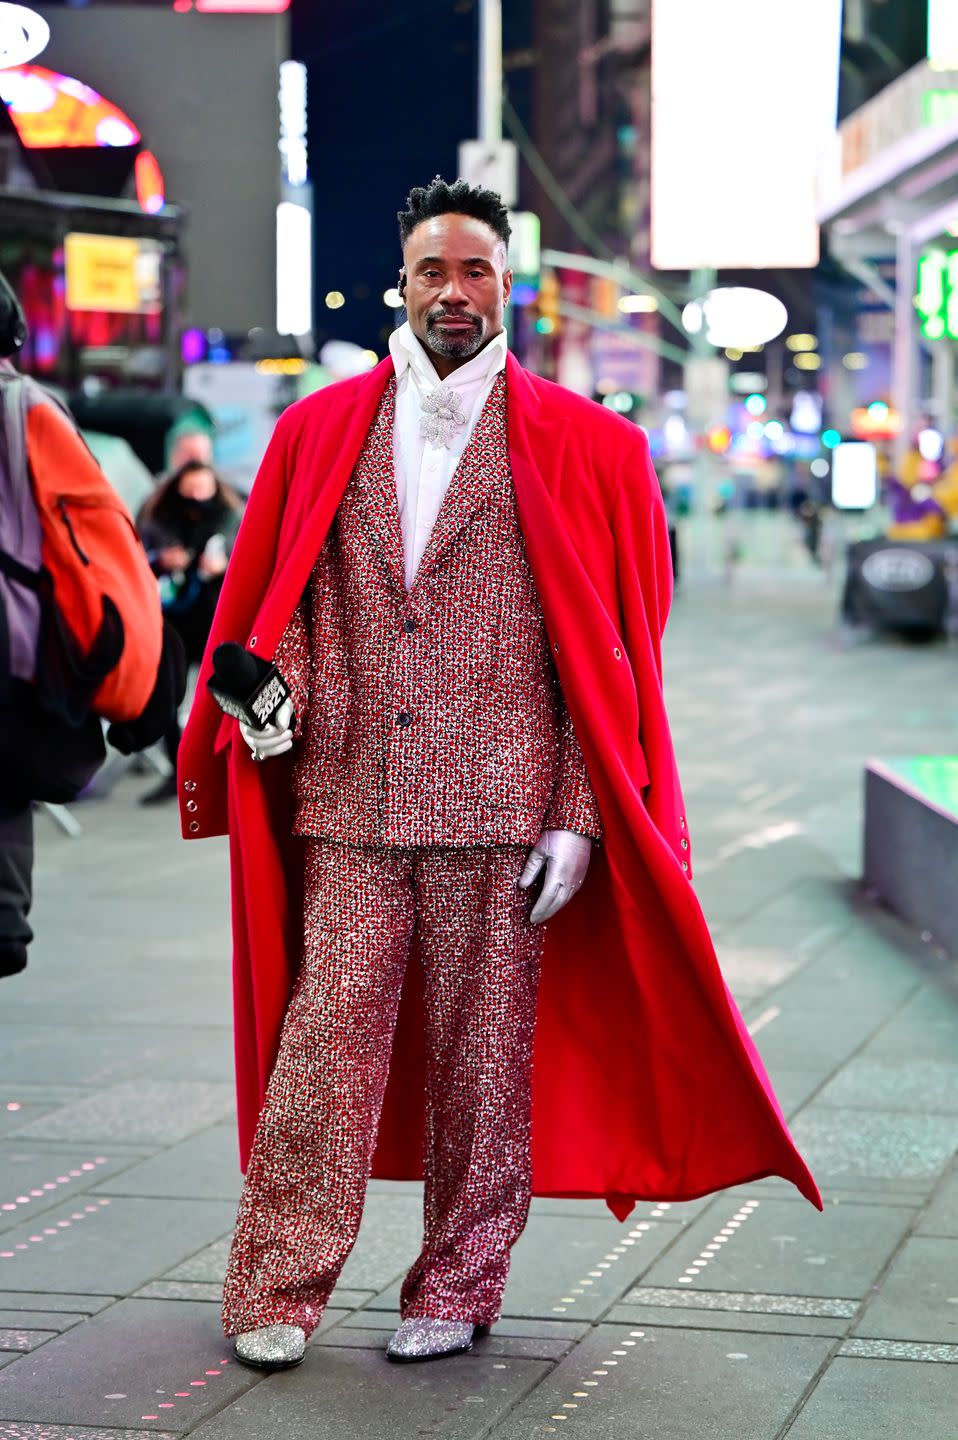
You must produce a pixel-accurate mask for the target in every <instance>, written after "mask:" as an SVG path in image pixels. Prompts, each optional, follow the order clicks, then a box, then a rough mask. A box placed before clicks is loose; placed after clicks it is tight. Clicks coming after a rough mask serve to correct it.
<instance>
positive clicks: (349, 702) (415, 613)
mask: <svg viewBox="0 0 958 1440" xmlns="http://www.w3.org/2000/svg"><path fill="white" fill-rule="evenodd" d="M394 413H395V381H391V382H390V384H389V385H387V387H386V390H385V392H384V394H383V397H382V401H381V402H380V405H379V408H378V410H377V413H376V416H375V419H374V421H373V424H372V425H371V427H370V430H369V432H368V435H367V438H366V443H365V445H364V447H363V450H362V453H361V455H360V457H359V460H358V462H357V464H356V468H355V470H354V472H353V475H352V478H351V480H350V482H349V485H348V487H347V489H346V493H345V495H344V497H343V500H342V502H341V504H340V506H339V510H338V512H337V515H336V519H335V521H334V524H333V526H332V528H331V530H330V532H329V535H328V536H327V538H326V541H325V542H324V545H323V548H322V551H321V552H320V555H319V557H318V560H317V563H316V565H315V567H314V570H313V574H312V577H311V580H310V584H309V587H308V589H307V591H306V593H305V594H304V596H303V597H302V600H301V601H300V604H299V605H298V607H297V609H296V611H295V613H294V615H293V617H292V619H291V621H290V623H289V625H288V626H287V629H286V631H285V633H284V635H283V637H282V639H281V641H280V644H279V646H278V647H277V651H276V656H275V659H276V663H277V664H278V666H279V668H280V670H281V671H282V673H283V674H284V676H285V677H286V679H287V681H288V682H289V683H290V685H291V687H292V690H293V698H294V702H295V705H296V710H297V715H298V717H299V728H300V734H301V739H300V740H299V742H298V745H299V752H298V755H297V758H296V762H295V766H294V772H293V785H294V791H295V797H296V818H295V829H296V832H297V833H298V834H303V835H311V836H320V837H325V838H328V839H330V840H335V841H338V842H340V843H344V844H363V845H375V844H386V845H410V846H412V845H504V844H529V845H531V844H534V843H535V842H536V840H538V838H539V836H540V834H541V832H542V830H543V829H544V828H550V827H551V828H556V829H568V830H576V831H578V832H579V833H580V834H586V835H592V836H599V835H600V834H601V826H600V822H599V817H598V812H597V809H596V805H595V799H594V797H593V794H592V790H591V787H590V785H589V781H588V776H587V774H586V770H585V764H584V761H583V758H582V754H581V751H580V749H579V746H578V743H577V741H576V739H575V736H574V733H573V730H572V722H571V720H570V718H569V713H568V710H567V708H566V705H565V702H564V700H563V697H562V692H561V689H560V686H559V681H558V676H557V674H556V670H555V666H554V664H553V660H552V655H551V653H550V649H549V641H548V637H547V635H546V631H545V626H544V623H543V619H542V612H541V609H540V606H539V601H538V598H537V596H536V591H535V586H534V584H533V580H532V573H531V570H530V568H529V564H528V561H527V558H526V552H525V545H524V542H523V539H522V532H521V530H520V527H519V518H518V513H517V510H516V502H515V495H514V491H513V485H512V474H511V469H510V464H509V446H508V440H507V434H506V379H505V376H504V375H501V376H500V377H499V379H498V380H497V382H496V384H495V386H494V388H493V390H492V391H491V393H490V395H489V398H488V400H487V401H486V404H485V406H484V408H483V411H482V414H481V415H480V417H479V420H478V422H477V424H476V426H475V429H474V430H473V434H472V437H471V439H470V441H469V444H468V445H467V447H466V449H465V451H464V452H463V454H462V456H461V458H460V461H459V465H458V467H457V469H456V472H455V474H454V476H453V479H452V481H451V483H450V486H449V489H448V491H447V493H446V496H445V498H444V500H443V503H442V506H441V508H440V511H439V515H438V517H437V519H436V523H435V526H434V529H433V532H432V535H431V536H430V539H429V543H428V545H427V548H426V551H425V553H424V555H423V558H422V561H421V562H420V566H419V569H418V571H417V573H416V577H415V580H414V583H413V586H412V588H411V590H409V591H407V590H406V587H405V580H404V565H403V547H402V532H401V529H400V520H399V507H398V502H397V498H396V477H395V471H394V464H393V417H394Z"/></svg>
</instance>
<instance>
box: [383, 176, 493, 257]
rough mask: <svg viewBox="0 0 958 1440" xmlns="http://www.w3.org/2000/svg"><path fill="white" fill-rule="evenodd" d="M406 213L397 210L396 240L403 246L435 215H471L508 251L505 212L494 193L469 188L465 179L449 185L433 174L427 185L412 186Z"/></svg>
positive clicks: (407, 200) (472, 187) (476, 186)
mask: <svg viewBox="0 0 958 1440" xmlns="http://www.w3.org/2000/svg"><path fill="white" fill-rule="evenodd" d="M406 205H407V207H408V208H407V209H406V210H400V211H399V213H398V215H397V217H396V218H397V220H398V221H399V239H400V243H401V244H402V245H403V246H404V247H405V244H406V241H407V240H408V239H409V237H410V235H411V234H412V232H413V231H414V230H415V228H416V226H417V225H420V224H421V223H422V221H423V220H432V219H434V218H435V217H436V216H437V215H471V216H472V218H473V219H474V220H482V221H483V222H484V223H485V224H486V225H488V226H489V228H490V230H493V231H495V233H496V235H498V237H499V239H500V240H501V241H502V243H503V245H505V247H506V249H507V250H508V248H509V236H510V235H511V234H512V227H511V226H510V224H509V212H508V210H507V209H506V207H505V205H503V203H502V199H501V197H500V196H499V195H497V194H496V192H495V190H484V189H482V187H481V186H479V185H470V184H468V182H467V181H465V180H454V181H453V183H452V184H451V185H450V184H448V183H447V181H445V180H443V178H442V176H441V175H437V176H436V177H435V179H434V180H430V182H429V184H428V185H416V186H415V187H414V188H413V189H412V190H410V192H409V194H408V196H407V198H406Z"/></svg>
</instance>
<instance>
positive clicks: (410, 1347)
mask: <svg viewBox="0 0 958 1440" xmlns="http://www.w3.org/2000/svg"><path fill="white" fill-rule="evenodd" d="M474 1328H475V1327H474V1326H472V1325H464V1324H463V1323H462V1322H461V1321H458V1320H404V1321H403V1322H402V1324H401V1325H400V1327H399V1329H398V1330H397V1331H396V1333H395V1335H393V1337H392V1339H391V1340H390V1342H389V1344H388V1345H387V1346H386V1354H387V1355H389V1356H390V1357H391V1358H392V1359H394V1360H432V1359H435V1358H436V1357H437V1356H439V1355H455V1354H458V1352H459V1351H461V1350H468V1349H469V1347H470V1345H471V1344H472V1337H473V1331H474Z"/></svg>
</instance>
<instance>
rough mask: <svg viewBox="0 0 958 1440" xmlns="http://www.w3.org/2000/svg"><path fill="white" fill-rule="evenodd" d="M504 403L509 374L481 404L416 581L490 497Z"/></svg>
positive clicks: (495, 468)
mask: <svg viewBox="0 0 958 1440" xmlns="http://www.w3.org/2000/svg"><path fill="white" fill-rule="evenodd" d="M505 403H506V377H505V375H504V374H500V375H499V376H498V377H497V379H496V383H495V384H494V385H493V387H492V389H491V391H490V392H489V395H488V397H487V399H486V403H485V405H484V406H483V407H482V414H481V415H480V416H479V419H478V420H477V421H476V425H475V428H474V429H473V432H472V434H471V435H470V437H469V443H468V444H467V446H466V448H465V450H464V451H463V452H462V454H461V456H460V457H459V464H458V465H457V466H456V470H455V474H454V475H453V477H452V480H451V481H450V482H449V489H448V490H447V491H446V493H445V496H444V497H443V501H442V505H441V506H440V507H439V514H438V515H437V516H436V523H435V525H434V526H433V529H432V534H431V535H430V537H429V541H428V543H427V545H426V549H425V551H424V553H423V557H422V560H421V561H420V562H419V569H418V570H417V571H416V583H417V584H418V582H419V580H420V578H421V577H424V576H426V575H428V574H429V572H430V571H431V570H433V569H434V568H435V566H436V563H437V561H438V560H439V558H440V556H441V555H442V554H443V552H444V551H445V550H447V549H448V547H449V546H450V545H451V544H452V542H453V541H454V540H455V539H456V537H457V536H458V535H460V534H461V533H462V531H463V530H464V529H465V527H466V526H467V525H468V524H469V522H470V520H471V519H472V517H473V516H474V515H475V514H476V513H477V511H479V510H481V508H482V506H483V505H484V504H485V502H486V500H487V498H488V496H489V491H490V490H491V488H492V484H493V481H494V480H495V477H496V470H497V467H498V465H499V464H500V463H501V456H500V454H499V444H498V437H499V435H500V434H501V429H502V427H501V424H500V423H499V411H500V408H501V407H502V406H504V405H505Z"/></svg>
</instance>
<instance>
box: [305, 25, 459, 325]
mask: <svg viewBox="0 0 958 1440" xmlns="http://www.w3.org/2000/svg"><path fill="white" fill-rule="evenodd" d="M320 10H322V11H323V12H325V13H317V12H318V11H320ZM475 53H476V13H475V7H474V6H473V5H472V4H470V3H468V0H458V3H457V0H405V3H403V4H402V5H396V6H395V7H393V6H389V7H387V6H384V5H383V3H382V0H351V3H347V4H329V5H327V4H324V5H323V6H322V7H320V6H318V5H316V4H315V3H310V0H298V3H297V0H294V3H293V9H292V54H293V58H294V59H297V60H301V61H303V62H304V63H305V64H306V66H307V68H308V86H309V152H310V172H311V176H312V180H313V185H314V190H315V215H316V221H315V233H316V306H317V314H316V322H317V341H318V343H319V344H320V345H321V344H322V343H323V341H324V340H326V339H328V338H330V337H331V336H335V337H336V338H338V339H345V340H354V341H356V342H357V343H359V344H362V345H364V346H372V347H373V348H375V349H376V350H378V352H379V353H380V354H383V353H384V351H385V345H386V340H387V338H388V335H389V332H390V330H391V329H392V312H391V311H389V310H387V309H386V307H385V306H384V305H383V302H382V293H383V291H384V290H385V289H386V288H387V287H389V286H390V285H395V283H396V278H397V272H398V269H399V264H400V251H399V237H398V229H397V225H396V212H397V210H399V209H400V208H401V207H402V205H403V202H404V200H405V197H406V194H407V192H408V190H409V189H410V187H411V186H413V185H417V184H424V183H427V182H428V181H429V180H431V179H432V177H433V175H435V174H437V173H439V174H442V175H444V176H445V177H446V178H454V177H455V174H456V147H457V144H458V142H459V141H460V140H463V139H469V138H471V137H473V136H474V135H475V131H476V80H475ZM330 290H341V291H342V292H343V294H344V295H345V297H346V304H345V305H344V306H343V307H342V308H341V309H339V310H336V311H335V312H334V311H330V310H327V309H326V308H325V306H324V304H323V297H324V296H325V294H326V293H327V292H328V291H330Z"/></svg>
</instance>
